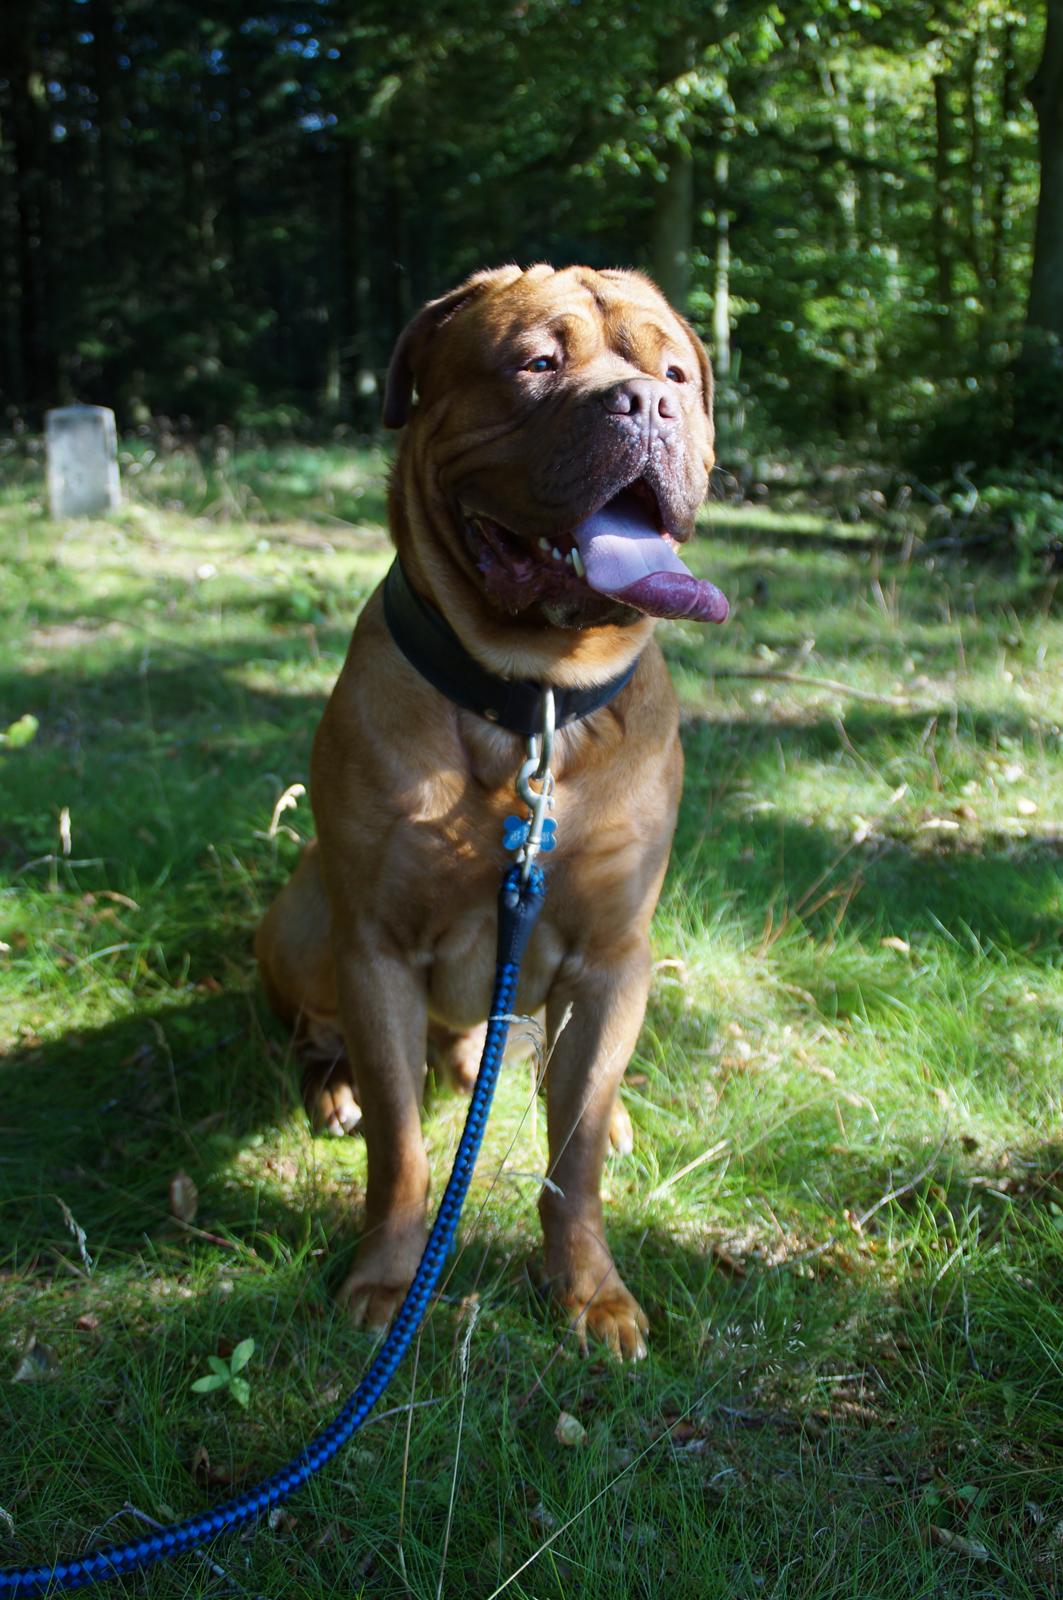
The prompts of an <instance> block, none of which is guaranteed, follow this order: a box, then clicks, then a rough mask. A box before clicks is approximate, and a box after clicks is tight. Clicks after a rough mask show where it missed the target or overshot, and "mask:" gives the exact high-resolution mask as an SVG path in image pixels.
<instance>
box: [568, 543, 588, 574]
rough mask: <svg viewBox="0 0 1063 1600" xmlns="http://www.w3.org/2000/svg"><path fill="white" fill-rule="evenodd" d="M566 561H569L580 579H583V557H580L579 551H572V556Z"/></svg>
mask: <svg viewBox="0 0 1063 1600" xmlns="http://www.w3.org/2000/svg"><path fill="white" fill-rule="evenodd" d="M568 559H569V560H570V561H571V563H572V565H573V566H574V567H575V569H576V571H577V572H578V573H579V575H580V577H581V578H582V577H584V576H585V573H584V567H583V557H582V556H581V555H580V553H579V551H578V550H573V552H572V554H571V555H570V556H569V558H568Z"/></svg>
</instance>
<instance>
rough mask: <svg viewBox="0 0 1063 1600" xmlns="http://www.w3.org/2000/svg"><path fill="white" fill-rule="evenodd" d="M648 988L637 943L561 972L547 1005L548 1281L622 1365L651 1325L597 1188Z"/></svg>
mask: <svg viewBox="0 0 1063 1600" xmlns="http://www.w3.org/2000/svg"><path fill="white" fill-rule="evenodd" d="M649 986H650V952H649V946H648V945H647V944H646V943H645V942H640V943H638V944H637V945H632V946H629V948H628V949H627V950H626V951H625V952H623V953H622V955H621V957H620V959H617V958H616V956H615V955H614V953H612V952H610V958H609V963H608V965H605V964H602V965H591V964H583V963H581V964H580V965H579V966H577V967H575V968H574V970H573V971H572V973H571V975H566V974H565V972H564V971H563V972H562V976H561V978H560V980H559V981H558V983H557V984H555V986H554V989H553V991H552V992H551V995H550V999H549V1002H548V1005H547V1026H548V1029H549V1034H550V1037H551V1039H555V1040H556V1042H555V1047H554V1051H553V1054H552V1055H551V1057H550V1064H549V1066H548V1068H547V1072H546V1105H547V1123H548V1129H549V1142H550V1170H549V1177H550V1184H548V1185H546V1186H544V1188H543V1192H542V1196H541V1198H540V1201H539V1215H540V1217H541V1218H542V1224H543V1240H544V1250H545V1257H546V1270H547V1276H548V1279H549V1283H550V1288H551V1290H552V1292H553V1294H554V1296H555V1298H556V1299H558V1300H559V1301H560V1303H561V1305H562V1307H563V1308H564V1310H565V1311H566V1312H567V1314H568V1316H569V1319H570V1321H571V1323H572V1325H573V1327H574V1328H575V1329H576V1331H577V1332H578V1334H579V1336H580V1339H581V1342H583V1341H585V1339H586V1335H587V1333H588V1332H590V1333H592V1334H594V1335H595V1336H596V1337H597V1338H599V1339H602V1340H604V1342H605V1343H606V1344H607V1345H608V1346H609V1347H610V1349H611V1350H613V1351H614V1352H615V1353H616V1354H617V1355H620V1356H624V1357H625V1358H626V1359H627V1360H638V1359H639V1358H640V1357H641V1356H644V1355H645V1354H646V1344H645V1341H644V1338H643V1335H644V1334H645V1333H646V1332H647V1331H648V1329H649V1324H648V1322H647V1320H646V1317H645V1314H644V1312H643V1310H642V1308H641V1306H640V1305H639V1303H638V1301H637V1300H636V1299H635V1297H634V1295H632V1293H631V1291H630V1290H629V1289H628V1288H627V1286H626V1284H625V1283H624V1281H623V1279H622V1278H621V1276H620V1274H619V1272H618V1271H617V1270H616V1267H615V1265H614V1263H613V1258H612V1256H611V1254H610V1252H609V1246H608V1244H607V1243H606V1240H605V1227H604V1223H603V1219H602V1201H601V1193H600V1185H601V1174H602V1162H603V1160H604V1158H605V1149H606V1145H607V1143H608V1139H609V1124H610V1119H611V1117H612V1113H613V1105H614V1101H615V1099H616V1094H617V1090H618V1088H619V1086H620V1079H621V1078H622V1077H623V1074H624V1068H625V1067H626V1066H627V1063H628V1060H629V1058H630V1056H631V1052H632V1051H633V1050H634V1048H635V1042H636V1040H637V1039H638V1035H639V1029H640V1028H641V1026H642V1019H643V1016H644V1014H645V1011H646V998H647V995H648V994H649ZM569 1004H571V1006H572V1013H571V1017H570V1019H569V1021H568V1024H567V1026H565V1027H564V1029H563V1031H562V1032H561V1034H560V1036H558V1034H557V1029H558V1028H559V1026H560V1025H561V1022H562V1019H563V1017H564V1014H565V1011H566V1009H567V1008H568V1006H569ZM558 1190H560V1193H558V1192H557V1191H558Z"/></svg>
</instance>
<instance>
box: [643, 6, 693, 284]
mask: <svg viewBox="0 0 1063 1600" xmlns="http://www.w3.org/2000/svg"><path fill="white" fill-rule="evenodd" d="M693 58H694V43H693V40H692V39H691V38H689V37H688V36H687V35H686V34H683V33H679V34H674V35H673V36H672V37H671V38H668V39H664V40H662V42H661V49H660V75H661V87H662V89H666V88H667V87H668V85H669V84H672V83H674V82H675V80H676V79H677V78H680V77H682V75H683V73H684V72H689V71H690V68H691V66H692V65H693ZM662 168H663V174H664V175H663V177H662V179H661V180H660V181H659V182H658V183H657V184H655V186H654V196H653V226H652V237H651V260H652V272H653V276H654V278H655V279H656V281H657V284H658V287H659V288H660V290H661V292H662V293H663V294H664V295H665V296H666V298H667V299H669V300H670V301H671V302H672V304H673V305H674V306H675V307H676V308H677V309H678V310H680V311H682V310H683V309H684V307H685V306H686V302H687V297H688V295H689V293H690V266H691V261H690V257H691V250H692V247H693V242H694V155H693V152H692V150H691V148H690V141H689V139H688V138H687V136H686V133H685V132H684V131H682V130H680V132H679V133H678V134H677V135H676V136H675V137H674V138H671V139H669V140H668V141H667V142H666V144H665V149H664V159H663V162H662Z"/></svg>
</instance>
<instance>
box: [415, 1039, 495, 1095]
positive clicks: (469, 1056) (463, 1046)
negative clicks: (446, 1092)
mask: <svg viewBox="0 0 1063 1600" xmlns="http://www.w3.org/2000/svg"><path fill="white" fill-rule="evenodd" d="M486 1037H487V1024H486V1022H482V1023H481V1024H480V1025H479V1027H476V1028H470V1029H469V1031H468V1033H454V1032H453V1031H452V1030H451V1029H450V1028H444V1027H443V1026H442V1024H440V1023H431V1024H430V1026H429V1030H428V1065H429V1066H430V1067H431V1068H432V1071H433V1072H434V1073H435V1074H436V1076H437V1077H438V1078H441V1079H442V1081H443V1082H444V1083H445V1084H446V1085H447V1087H448V1088H450V1089H453V1090H454V1091H455V1092H456V1093H457V1094H472V1090H473V1085H474V1084H475V1082H476V1074H477V1073H478V1072H479V1070H480V1057H481V1056H482V1055H483V1048H484V1040H485V1038H486Z"/></svg>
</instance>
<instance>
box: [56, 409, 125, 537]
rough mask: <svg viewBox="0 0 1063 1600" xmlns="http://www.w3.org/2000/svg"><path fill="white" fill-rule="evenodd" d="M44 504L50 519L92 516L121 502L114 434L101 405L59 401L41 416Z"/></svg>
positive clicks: (109, 413)
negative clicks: (45, 480) (45, 454)
mask: <svg viewBox="0 0 1063 1600" xmlns="http://www.w3.org/2000/svg"><path fill="white" fill-rule="evenodd" d="M44 427H45V437H46V440H47V445H48V506H49V509H50V511H51V515H52V516H53V518H55V519H56V521H59V520H61V519H62V518H64V517H98V516H101V515H103V514H104V513H106V512H108V511H115V510H117V508H118V507H119V506H120V505H121V503H122V489H121V485H120V484H119V481H118V435H117V433H116V431H115V426H114V412H113V411H109V410H108V409H107V407H106V406H60V407H59V409H58V410H56V411H49V412H48V415H47V416H46V417H45V419H44Z"/></svg>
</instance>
